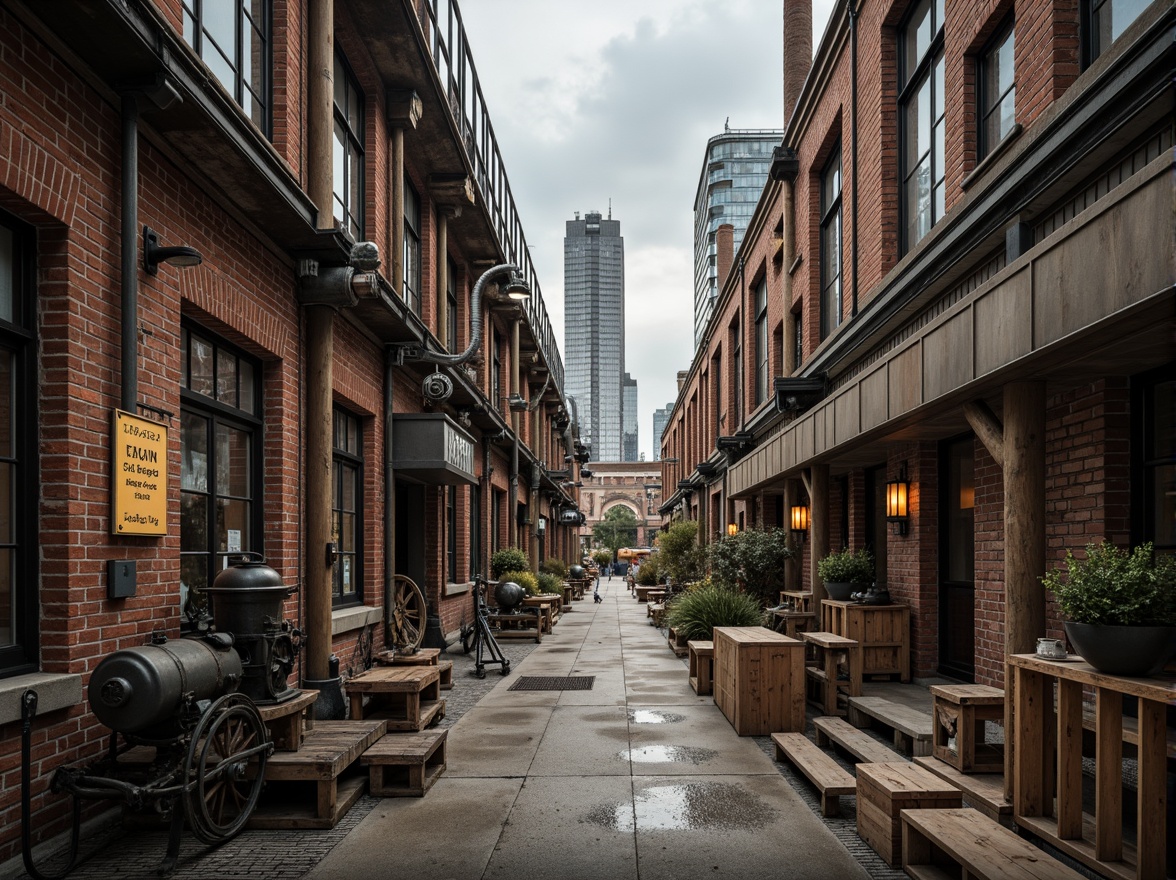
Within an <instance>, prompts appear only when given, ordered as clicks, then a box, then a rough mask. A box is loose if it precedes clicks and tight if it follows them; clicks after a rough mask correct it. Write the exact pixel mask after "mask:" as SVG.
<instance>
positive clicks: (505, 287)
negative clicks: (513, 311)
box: [498, 270, 531, 301]
mask: <svg viewBox="0 0 1176 880" xmlns="http://www.w3.org/2000/svg"><path fill="white" fill-rule="evenodd" d="M498 291H499V293H504V294H506V297H507V299H513V300H515V301H522V300H524V299H530V298H531V288H529V287H528V286H527V282H525V281H523V276H522V275H520V274H519V273H518V272H517V271H514V270H512V271H511V273H510V277H509V278H508V279H507V281H506V283H505V284H500V285H499V286H498Z"/></svg>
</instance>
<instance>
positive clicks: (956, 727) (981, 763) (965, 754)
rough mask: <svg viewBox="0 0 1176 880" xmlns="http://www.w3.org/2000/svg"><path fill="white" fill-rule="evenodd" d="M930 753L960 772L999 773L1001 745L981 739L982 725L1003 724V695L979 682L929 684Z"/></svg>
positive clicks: (1000, 768)
mask: <svg viewBox="0 0 1176 880" xmlns="http://www.w3.org/2000/svg"><path fill="white" fill-rule="evenodd" d="M931 699H932V709H931V717H932V721H933V727H932V730H933V736H932V741H931V747H932V752H931V753H932V754H933V755H934V756H935V757H936V758H938V759H939V760H941V761H946V762H947V763H948V764H950V765H951V766H953V767H955V768H956V769H957V770H959V771H960V772H961V773H1003V772H1004V746H1003V745H1001V744H999V743H996V744H991V745H990V744H988V743H986V742H985V741H984V724H985V722H986V721H995V722H999V723H1000V724H1002V725H1003V724H1004V701H1005V694H1004V691H1002V690H1001V689H1000V688H994V687H989V686H988V685H983V684H955V685H939V684H937V685H932V686H931Z"/></svg>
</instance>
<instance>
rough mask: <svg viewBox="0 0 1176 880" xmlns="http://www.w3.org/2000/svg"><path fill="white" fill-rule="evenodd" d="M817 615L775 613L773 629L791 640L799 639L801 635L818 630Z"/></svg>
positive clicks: (805, 612)
mask: <svg viewBox="0 0 1176 880" xmlns="http://www.w3.org/2000/svg"><path fill="white" fill-rule="evenodd" d="M816 628H817V615H815V614H813V613H811V612H809V611H783V610H780V611H773V612H772V629H774V630H775V631H776V632H778V633H783V634H784V635H786V636H788V638H790V639H799V638H800V634H801V633H804V632H809V631H810V630H816Z"/></svg>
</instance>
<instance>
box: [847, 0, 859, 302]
mask: <svg viewBox="0 0 1176 880" xmlns="http://www.w3.org/2000/svg"><path fill="white" fill-rule="evenodd" d="M858 2H859V0H849V82H850V84H849V136H850V139H851V140H852V141H853V146H852V147H850V162H852V163H853V167H852V168H851V169H850V171H849V180H850V184H849V185H850V186H851V187H852V188H853V201H852V202H851V203H850V215H851V216H852V218H853V220H852V222H853V244H852V245H851V247H852V250H851V251H850V263H851V264H852V266H853V305H852V311H851V312H850V317H857V313H858V128H857V106H858V75H857V56H858V28H857V20H858V15H859V9H858Z"/></svg>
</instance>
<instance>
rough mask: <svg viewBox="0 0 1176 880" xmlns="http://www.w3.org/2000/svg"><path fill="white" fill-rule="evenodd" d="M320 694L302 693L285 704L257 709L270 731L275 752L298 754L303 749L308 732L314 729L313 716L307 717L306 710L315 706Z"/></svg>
mask: <svg viewBox="0 0 1176 880" xmlns="http://www.w3.org/2000/svg"><path fill="white" fill-rule="evenodd" d="M318 694H319V692H318V691H302V692H301V693H299V694H298V696H296V697H294V698H293V699H289V700H286V701H285V702H284V703H273V704H270V705H268V706H258V707H257V714H258V715H260V716H261V720H262V721H263V722H264V723H265V727H266V730H268V731H269V735H270V742H272V743H273V744H274V750H275V751H279V752H296V751H298V749H299V748H301V747H302V741H303V740H304V739H305V738H306V733H307V731H309V730H311V729H312V728H313V727H314V717H313V714H311V716H310V717H309V718H308V717H306V716H307V714H308V713H307V711H306V710H307V709H308V708H310V707H311V706H313V705H314V701H315V700H317V699H318Z"/></svg>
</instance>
